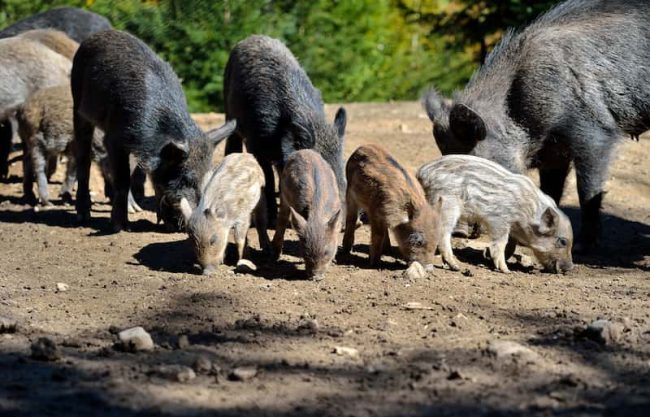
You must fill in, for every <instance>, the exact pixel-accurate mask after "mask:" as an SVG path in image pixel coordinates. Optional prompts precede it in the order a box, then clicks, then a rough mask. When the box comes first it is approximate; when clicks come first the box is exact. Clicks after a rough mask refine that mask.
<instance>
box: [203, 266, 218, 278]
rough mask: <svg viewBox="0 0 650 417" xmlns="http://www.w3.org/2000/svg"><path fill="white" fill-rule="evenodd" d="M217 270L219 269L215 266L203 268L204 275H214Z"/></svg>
mask: <svg viewBox="0 0 650 417" xmlns="http://www.w3.org/2000/svg"><path fill="white" fill-rule="evenodd" d="M216 270H217V267H216V266H214V265H206V266H204V267H203V275H206V276H207V275H212V274H214V273H215V271H216Z"/></svg>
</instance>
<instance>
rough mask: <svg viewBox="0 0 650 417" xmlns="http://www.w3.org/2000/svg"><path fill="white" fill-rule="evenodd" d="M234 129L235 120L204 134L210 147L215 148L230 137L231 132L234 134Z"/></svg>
mask: <svg viewBox="0 0 650 417" xmlns="http://www.w3.org/2000/svg"><path fill="white" fill-rule="evenodd" d="M236 128H237V120H235V119H232V120H229V121H227V122H226V123H225V124H224V125H223V126H221V127H218V128H216V129H212V130H210V131H208V133H206V134H207V135H208V140H209V141H210V143H211V144H212V146H217V145H218V144H219V143H221V141H222V140H224V139H226V138H227V137H228V136H230V135H232V132H234V131H235V129H236Z"/></svg>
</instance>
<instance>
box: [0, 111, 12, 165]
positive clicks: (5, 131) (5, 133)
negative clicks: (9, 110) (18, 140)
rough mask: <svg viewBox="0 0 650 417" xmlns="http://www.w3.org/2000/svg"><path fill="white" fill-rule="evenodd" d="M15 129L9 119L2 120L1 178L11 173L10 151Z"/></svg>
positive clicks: (0, 128) (0, 126)
mask: <svg viewBox="0 0 650 417" xmlns="http://www.w3.org/2000/svg"><path fill="white" fill-rule="evenodd" d="M12 138H13V131H12V129H11V122H10V121H9V120H2V121H0V178H7V176H8V175H9V153H11V145H12V143H11V140H12Z"/></svg>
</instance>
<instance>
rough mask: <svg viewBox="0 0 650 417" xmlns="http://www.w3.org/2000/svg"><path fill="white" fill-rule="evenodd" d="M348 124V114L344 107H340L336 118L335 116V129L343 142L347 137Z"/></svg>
mask: <svg viewBox="0 0 650 417" xmlns="http://www.w3.org/2000/svg"><path fill="white" fill-rule="evenodd" d="M347 123H348V114H347V112H346V111H345V108H344V107H339V109H338V111H337V112H336V116H334V129H336V134H337V135H338V137H339V139H341V141H343V138H344V137H345V126H346V125H347Z"/></svg>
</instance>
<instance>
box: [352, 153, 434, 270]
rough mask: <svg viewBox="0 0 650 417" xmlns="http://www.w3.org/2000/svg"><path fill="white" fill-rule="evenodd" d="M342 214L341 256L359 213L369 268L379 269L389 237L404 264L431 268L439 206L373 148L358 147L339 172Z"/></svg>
mask: <svg viewBox="0 0 650 417" xmlns="http://www.w3.org/2000/svg"><path fill="white" fill-rule="evenodd" d="M345 172H346V174H347V177H348V190H347V196H346V203H347V210H346V212H347V215H346V222H345V235H344V236H343V248H342V250H341V253H342V254H343V255H347V254H349V253H350V251H351V250H352V246H353V245H354V232H355V229H356V225H357V219H358V214H359V210H363V211H365V212H366V214H367V215H368V220H369V221H370V233H371V234H370V240H371V242H370V265H371V266H373V267H376V266H378V265H379V262H380V260H381V255H382V254H384V253H385V252H386V250H387V249H389V248H390V236H389V234H388V232H389V231H391V232H392V233H393V235H394V236H395V239H396V240H397V244H398V245H399V250H400V252H401V254H402V256H403V257H404V260H406V262H408V263H409V265H410V266H409V269H411V266H413V264H416V263H418V264H420V265H421V266H422V267H427V269H431V268H433V260H434V255H435V253H436V248H437V246H438V239H439V230H440V215H439V213H438V212H439V210H440V201H437V202H435V203H434V205H433V206H432V205H430V204H429V203H428V202H427V199H426V197H425V195H424V190H423V189H422V186H421V185H420V183H419V182H417V180H416V179H415V178H414V177H413V175H412V174H411V173H409V172H408V171H407V170H406V169H405V168H404V167H403V166H402V165H401V164H400V163H399V162H397V161H396V160H395V158H393V157H392V156H391V155H390V154H389V153H388V152H387V151H386V150H385V149H384V148H382V147H381V146H379V145H364V146H361V147H359V148H358V149H357V150H356V151H354V153H353V154H352V155H351V156H350V159H348V163H347V165H346V167H345Z"/></svg>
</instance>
